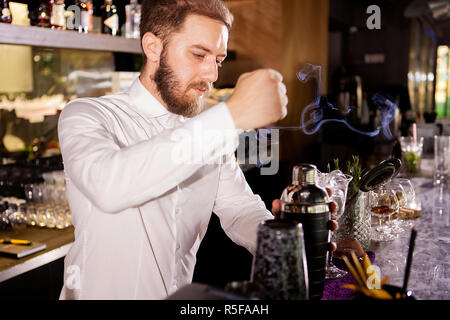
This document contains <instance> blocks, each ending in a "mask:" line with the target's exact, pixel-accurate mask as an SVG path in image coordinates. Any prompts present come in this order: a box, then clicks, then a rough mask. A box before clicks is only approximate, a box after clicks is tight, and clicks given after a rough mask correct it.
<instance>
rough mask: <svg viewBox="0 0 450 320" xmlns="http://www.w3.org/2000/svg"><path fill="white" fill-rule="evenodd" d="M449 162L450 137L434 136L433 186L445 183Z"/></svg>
mask: <svg viewBox="0 0 450 320" xmlns="http://www.w3.org/2000/svg"><path fill="white" fill-rule="evenodd" d="M449 162H450V137H449V136H434V173H433V185H434V186H439V185H440V184H444V185H445V183H446V182H447V177H448V170H449Z"/></svg>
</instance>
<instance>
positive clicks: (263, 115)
mask: <svg viewBox="0 0 450 320" xmlns="http://www.w3.org/2000/svg"><path fill="white" fill-rule="evenodd" d="M287 102H288V98H287V96H286V86H285V85H284V84H283V76H282V75H281V74H280V73H279V72H277V71H275V70H273V69H259V70H255V71H253V72H249V73H244V74H242V75H241V76H240V77H239V79H238V81H237V83H236V87H235V89H234V91H233V94H232V95H231V97H230V98H229V99H228V100H227V102H226V104H227V106H228V109H229V110H230V113H231V116H232V117H233V120H234V123H235V125H236V128H237V129H242V130H249V129H256V128H261V127H263V126H266V125H269V124H271V123H274V122H277V121H278V120H281V119H283V118H284V117H286V114H287V107H286V105H287Z"/></svg>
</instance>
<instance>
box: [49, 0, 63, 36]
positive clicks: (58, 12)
mask: <svg viewBox="0 0 450 320" xmlns="http://www.w3.org/2000/svg"><path fill="white" fill-rule="evenodd" d="M49 2H51V4H52V13H51V17H50V24H51V28H52V29H58V30H63V29H65V28H66V19H65V17H64V12H65V10H64V7H65V4H64V0H52V1H49Z"/></svg>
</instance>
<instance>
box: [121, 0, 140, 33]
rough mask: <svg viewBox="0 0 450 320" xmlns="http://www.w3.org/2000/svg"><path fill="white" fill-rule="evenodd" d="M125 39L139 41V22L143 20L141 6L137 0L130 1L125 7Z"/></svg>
mask: <svg viewBox="0 0 450 320" xmlns="http://www.w3.org/2000/svg"><path fill="white" fill-rule="evenodd" d="M125 15H126V22H125V37H126V38H131V39H139V22H140V20H141V5H140V4H138V2H137V0H130V4H127V5H126V6H125Z"/></svg>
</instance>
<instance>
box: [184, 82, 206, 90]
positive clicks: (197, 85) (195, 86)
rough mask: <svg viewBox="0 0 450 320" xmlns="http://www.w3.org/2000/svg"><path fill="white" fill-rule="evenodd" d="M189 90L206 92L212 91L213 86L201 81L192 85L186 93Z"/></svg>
mask: <svg viewBox="0 0 450 320" xmlns="http://www.w3.org/2000/svg"><path fill="white" fill-rule="evenodd" d="M189 89H200V90H205V91H211V89H212V84H211V83H210V82H207V81H199V82H196V83H192V84H190V85H189V86H188V88H187V90H186V91H188V90H189Z"/></svg>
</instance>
